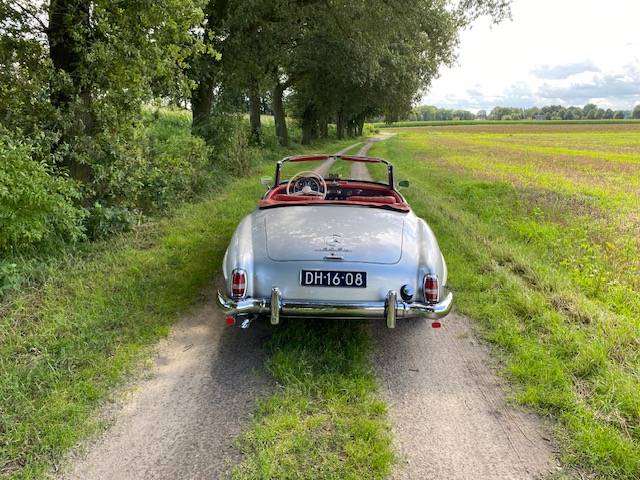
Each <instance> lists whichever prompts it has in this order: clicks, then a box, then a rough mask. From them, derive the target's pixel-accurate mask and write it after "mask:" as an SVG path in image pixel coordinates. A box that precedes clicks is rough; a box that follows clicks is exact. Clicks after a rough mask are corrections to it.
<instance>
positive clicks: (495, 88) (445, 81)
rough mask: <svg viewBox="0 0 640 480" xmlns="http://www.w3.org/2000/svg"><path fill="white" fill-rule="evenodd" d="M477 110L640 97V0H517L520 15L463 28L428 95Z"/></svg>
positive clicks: (622, 102)
mask: <svg viewBox="0 0 640 480" xmlns="http://www.w3.org/2000/svg"><path fill="white" fill-rule="evenodd" d="M420 103H421V104H423V105H436V106H438V107H441V108H461V109H467V110H472V111H474V112H475V111H477V110H479V109H485V110H487V111H489V110H491V108H493V107H494V106H504V107H531V106H544V105H552V104H554V105H558V104H559V105H565V106H570V105H576V106H583V105H585V104H586V103H595V104H596V105H598V106H601V107H603V108H612V109H614V110H616V109H621V110H631V109H632V108H633V106H634V105H635V104H638V103H640V0H513V4H512V20H505V21H504V22H502V23H500V24H498V25H492V24H491V21H489V20H488V19H481V20H478V21H477V22H476V23H475V24H474V26H473V27H472V28H471V29H470V30H465V31H464V32H462V34H461V36H460V45H459V49H458V59H457V61H456V64H455V65H454V66H453V67H451V68H448V67H443V68H442V69H441V75H440V77H439V78H437V79H436V80H434V81H433V83H432V85H431V88H430V89H429V91H428V92H426V93H425V94H424V96H423V98H422V101H421V102H420Z"/></svg>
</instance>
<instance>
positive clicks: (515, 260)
mask: <svg viewBox="0 0 640 480" xmlns="http://www.w3.org/2000/svg"><path fill="white" fill-rule="evenodd" d="M394 131H395V132H397V133H398V136H397V137H396V138H394V139H391V140H389V141H388V142H385V143H381V144H378V145H376V146H374V147H373V149H372V151H371V152H370V153H371V154H372V155H376V156H382V157H386V158H389V159H392V160H393V161H394V163H395V164H396V165H397V166H398V170H399V174H398V178H409V179H410V180H411V182H412V187H411V188H409V189H408V190H407V191H406V196H407V198H408V200H409V201H410V203H411V204H412V206H413V207H414V209H415V210H416V213H417V214H419V215H421V216H423V217H424V218H425V219H426V220H427V222H429V223H430V225H431V226H432V228H433V229H434V231H436V232H437V235H438V240H439V242H440V244H441V248H442V250H443V252H444V254H445V256H446V258H447V260H448V262H449V270H450V279H451V280H450V281H451V284H452V286H453V289H454V291H455V294H456V301H457V308H458V310H459V311H460V312H462V313H465V314H467V315H469V316H470V317H471V318H472V319H473V320H475V321H477V324H478V325H479V328H480V330H481V332H482V334H483V335H484V336H485V337H486V338H488V339H489V340H490V341H491V342H492V343H493V344H495V345H496V347H498V348H497V349H496V351H497V352H499V355H500V358H501V359H502V360H503V362H504V367H505V372H506V374H507V376H508V377H509V378H510V379H512V380H513V381H514V382H515V383H516V385H517V386H518V390H517V394H516V395H515V398H516V400H517V401H519V402H521V403H523V404H526V405H531V406H533V407H536V408H537V409H539V411H540V412H542V413H543V414H548V415H550V416H551V417H553V418H556V419H558V427H557V437H558V438H559V439H560V441H561V446H562V458H563V460H564V461H565V462H566V463H568V464H573V465H575V466H577V467H578V468H579V467H583V468H585V469H586V470H590V471H593V472H595V473H597V474H598V476H599V477H600V478H611V479H614V478H615V479H623V478H625V479H632V478H638V476H639V475H640V125H632V124H628V125H548V124H545V125H482V126H458V127H437V128H407V129H396V130H394Z"/></svg>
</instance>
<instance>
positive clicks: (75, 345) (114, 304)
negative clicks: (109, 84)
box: [0, 112, 388, 480]
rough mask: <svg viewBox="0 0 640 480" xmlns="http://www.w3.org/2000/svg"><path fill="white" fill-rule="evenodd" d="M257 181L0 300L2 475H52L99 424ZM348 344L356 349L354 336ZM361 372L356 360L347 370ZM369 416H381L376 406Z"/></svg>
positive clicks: (246, 206) (197, 292)
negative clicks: (109, 400) (106, 405)
mask: <svg viewBox="0 0 640 480" xmlns="http://www.w3.org/2000/svg"><path fill="white" fill-rule="evenodd" d="M159 117H160V119H162V117H165V115H164V114H163V112H160V113H159ZM189 123H190V122H189V118H186V117H185V115H184V114H182V113H180V112H177V113H175V114H174V113H171V114H167V115H166V122H161V124H160V125H158V124H155V126H154V127H153V128H154V130H155V135H156V136H161V133H162V132H164V133H167V134H168V133H169V132H171V131H175V130H176V129H178V128H181V129H182V130H183V131H184V130H186V132H187V133H188V131H189V130H188V129H189ZM346 145H348V144H347V143H345V142H343V143H338V144H331V145H326V146H324V147H323V149H324V150H327V151H337V150H339V149H341V148H344V147H345V146H346ZM283 153H284V152H283V151H281V150H276V151H265V152H263V154H264V156H265V160H268V161H269V162H268V163H265V164H264V165H266V167H264V168H261V169H262V170H263V172H261V173H264V174H266V173H271V172H273V162H274V161H275V160H277V159H279V158H281V157H282V155H283ZM259 166H260V167H263V165H259ZM258 178H259V175H257V176H255V177H249V178H241V179H237V180H235V181H233V182H231V178H230V177H228V176H227V177H223V180H225V181H227V183H226V185H225V186H226V188H225V190H224V193H220V190H221V185H220V184H218V185H215V187H216V189H215V190H214V191H212V192H210V194H209V195H208V196H207V198H205V199H204V200H202V201H201V202H198V203H196V204H192V205H186V206H185V205H183V206H182V207H180V208H179V209H176V210H174V211H173V212H172V215H171V216H170V217H169V218H167V219H163V220H159V221H157V222H153V223H151V224H148V225H147V226H146V227H145V228H143V229H139V230H135V231H134V232H131V233H129V234H124V235H120V236H118V237H115V238H111V239H110V240H108V241H105V242H98V243H94V244H90V245H85V247H86V251H85V252H84V253H82V252H78V251H72V250H70V249H68V250H67V252H66V253H67V254H66V255H65V257H63V258H58V259H57V260H56V261H54V262H52V263H51V265H50V267H49V269H48V271H47V276H46V282H42V283H41V284H40V288H38V289H25V290H23V291H20V292H14V293H13V294H12V295H10V297H9V298H6V299H4V301H2V302H0V311H2V316H0V378H2V381H1V382H0V411H1V412H2V415H0V459H1V460H0V475H2V476H6V477H8V478H11V479H15V480H18V479H20V480H27V479H30V480H32V479H34V478H47V472H49V471H50V469H51V466H52V465H54V464H55V465H59V464H60V460H61V459H62V458H63V457H64V455H65V453H66V452H67V451H68V449H70V448H72V447H73V446H75V445H76V444H77V442H78V441H79V440H81V439H83V438H85V437H86V436H88V435H91V434H92V433H95V432H96V431H97V430H99V429H100V428H101V427H102V428H104V425H99V424H98V422H99V419H98V418H97V416H96V410H97V409H98V408H99V407H100V406H101V405H102V404H103V402H104V401H105V400H106V399H107V398H109V396H110V393H111V391H112V389H113V388H114V387H115V386H116V385H118V384H121V383H122V382H123V380H124V379H126V378H127V376H128V375H129V374H130V373H131V372H132V371H134V370H135V368H136V366H139V365H140V364H139V361H140V360H141V359H143V358H148V356H149V354H150V351H149V349H148V347H149V346H152V345H154V344H155V342H156V341H157V340H158V339H159V338H161V337H162V336H164V335H166V334H167V333H168V331H169V327H170V326H171V325H172V324H173V323H174V322H176V321H177V320H178V319H179V318H180V316H181V315H182V314H183V313H184V312H185V311H186V310H187V309H188V308H189V307H190V306H192V305H193V304H194V303H195V302H197V301H199V300H200V299H201V298H202V297H201V292H202V289H203V288H204V287H205V286H206V285H208V284H209V283H210V282H211V279H212V278H213V277H214V276H215V275H216V272H217V271H218V270H219V266H220V263H221V262H222V257H223V256H224V252H225V249H226V247H227V245H228V242H229V239H230V237H231V235H232V234H233V231H234V229H235V227H236V225H237V222H238V221H239V220H240V219H241V218H242V216H244V215H246V214H247V213H249V212H250V211H251V210H252V209H253V208H255V205H256V202H257V201H258V199H259V198H260V196H261V195H262V193H263V192H264V188H263V187H262V186H261V185H260V183H259V182H258ZM177 246H179V248H177ZM203 259H205V260H206V261H203ZM16 264H17V265H16ZM19 268H20V265H19V264H18V261H16V262H12V263H3V262H0V276H1V275H5V274H6V275H8V276H10V277H14V276H15V273H16V272H15V271H16V269H18V270H19ZM0 289H1V288H0ZM337 333H338V332H337V331H336V332H334V334H337ZM359 335H361V332H360V334H359ZM360 338H361V337H360V336H358V337H357V339H358V341H359V339H360ZM343 342H344V343H345V344H349V345H351V346H350V350H349V351H354V350H356V349H357V348H356V345H355V344H356V343H357V342H356V339H353V340H350V339H349V338H344V339H343ZM316 348H317V347H316ZM340 355H341V354H340ZM343 367H344V365H343V364H341V367H340V368H343ZM361 369H362V364H360V363H359V364H358V365H357V368H354V371H356V372H361V371H362V370H361ZM351 375H352V376H353V371H352V372H351ZM365 380H366V381H369V379H365ZM367 398H369V399H370V401H371V402H373V401H375V399H374V398H373V397H372V396H371V395H370V394H369V393H367ZM376 415H377V417H376V419H375V420H376V422H382V421H383V420H382V413H380V412H377V413H376ZM380 438H382V439H383V440H384V439H385V437H383V436H382V437H380ZM382 445H383V446H384V445H388V444H386V443H383V444H382ZM385 448H386V447H385Z"/></svg>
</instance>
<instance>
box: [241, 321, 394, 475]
mask: <svg viewBox="0 0 640 480" xmlns="http://www.w3.org/2000/svg"><path fill="white" fill-rule="evenodd" d="M369 347H370V345H369V337H368V333H367V331H366V325H365V324H362V323H359V322H347V323H345V322H343V321H342V322H341V321H326V320H322V321H313V320H311V321H309V320H305V321H297V322H296V321H289V322H286V323H284V324H283V325H281V326H280V327H278V328H277V329H275V330H274V334H273V337H272V339H271V341H270V342H269V353H270V357H269V360H268V361H267V369H268V370H269V372H270V373H271V374H272V375H273V377H274V378H275V379H276V381H277V382H278V389H277V392H276V393H275V394H274V395H273V396H271V397H269V398H267V399H265V400H262V401H260V403H259V408H258V412H257V416H256V419H255V422H254V424H253V426H252V428H251V429H250V430H249V431H248V432H246V433H245V434H244V435H243V436H242V438H241V439H240V442H239V443H240V447H241V448H242V450H243V451H244V453H245V460H244V461H243V462H242V463H241V464H240V465H238V466H237V467H236V468H235V469H234V471H233V474H232V478H234V479H256V478H262V479H271V478H282V479H285V478H296V479H316V478H323V479H361V478H372V479H375V478H385V477H386V475H387V474H389V473H390V469H391V465H392V463H393V458H394V457H393V452H392V449H391V435H390V429H389V425H388V423H387V420H386V406H385V404H384V403H383V402H382V401H380V400H379V399H378V398H377V397H376V389H377V384H376V380H375V377H374V374H373V372H372V370H371V367H370V365H369V358H368V353H369Z"/></svg>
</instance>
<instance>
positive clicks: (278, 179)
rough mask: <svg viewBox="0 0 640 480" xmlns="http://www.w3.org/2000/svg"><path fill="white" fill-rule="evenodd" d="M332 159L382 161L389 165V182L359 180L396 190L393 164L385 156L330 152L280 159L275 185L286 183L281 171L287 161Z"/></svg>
mask: <svg viewBox="0 0 640 480" xmlns="http://www.w3.org/2000/svg"><path fill="white" fill-rule="evenodd" d="M331 159H336V160H344V161H347V162H362V163H382V164H384V165H386V166H387V181H388V183H382V182H376V181H373V182H368V181H365V180H358V182H364V183H375V184H377V185H386V186H388V187H390V188H392V189H394V190H395V185H394V175H393V165H391V163H389V162H388V161H387V160H385V159H383V158H377V157H363V156H357V155H329V154H318V155H294V156H291V157H286V158H283V159H282V160H279V161H278V162H277V163H276V172H275V177H274V183H273V184H274V185H275V186H277V185H280V184H281V183H284V182H282V181H281V175H280V172H281V170H282V166H283V165H284V164H285V163H287V162H308V161H313V160H317V161H321V160H322V161H327V160H331ZM344 181H355V180H350V179H345V180H344Z"/></svg>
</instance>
